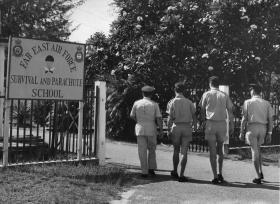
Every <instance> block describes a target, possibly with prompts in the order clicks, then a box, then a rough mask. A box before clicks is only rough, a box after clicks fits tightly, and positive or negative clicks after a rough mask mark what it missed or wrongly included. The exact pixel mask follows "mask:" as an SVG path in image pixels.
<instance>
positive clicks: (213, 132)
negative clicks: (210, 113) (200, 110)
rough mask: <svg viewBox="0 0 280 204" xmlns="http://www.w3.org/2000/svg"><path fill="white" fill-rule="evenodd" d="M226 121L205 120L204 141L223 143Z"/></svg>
mask: <svg viewBox="0 0 280 204" xmlns="http://www.w3.org/2000/svg"><path fill="white" fill-rule="evenodd" d="M226 134H227V124H226V121H213V120H207V121H206V126H205V139H206V140H208V141H209V140H210V141H218V142H224V141H225V140H226Z"/></svg>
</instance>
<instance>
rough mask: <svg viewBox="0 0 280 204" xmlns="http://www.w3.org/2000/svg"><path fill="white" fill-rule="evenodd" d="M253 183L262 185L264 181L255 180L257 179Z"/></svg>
mask: <svg viewBox="0 0 280 204" xmlns="http://www.w3.org/2000/svg"><path fill="white" fill-rule="evenodd" d="M253 183H256V184H262V180H261V178H255V179H254V180H253Z"/></svg>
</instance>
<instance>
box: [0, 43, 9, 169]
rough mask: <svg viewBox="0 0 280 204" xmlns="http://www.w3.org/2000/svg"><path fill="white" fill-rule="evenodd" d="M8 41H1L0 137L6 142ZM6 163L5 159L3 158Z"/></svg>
mask: <svg viewBox="0 0 280 204" xmlns="http://www.w3.org/2000/svg"><path fill="white" fill-rule="evenodd" d="M6 46H7V43H0V138H3V144H4V124H3V121H4V120H3V119H4V118H3V114H4V101H5V87H4V70H5V47H6ZM4 149H5V148H4V145H3V158H4V154H5V153H4ZM5 157H6V155H5ZM3 165H4V159H3Z"/></svg>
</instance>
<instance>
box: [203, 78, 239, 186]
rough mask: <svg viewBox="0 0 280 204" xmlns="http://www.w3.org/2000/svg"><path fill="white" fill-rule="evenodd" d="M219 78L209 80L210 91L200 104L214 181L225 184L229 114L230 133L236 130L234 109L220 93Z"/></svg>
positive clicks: (214, 182)
mask: <svg viewBox="0 0 280 204" xmlns="http://www.w3.org/2000/svg"><path fill="white" fill-rule="evenodd" d="M219 85H220V83H219V78H218V77H217V76H212V77H210V78H209V86H210V90H209V91H207V92H205V93H204V94H203V96H202V98H201V100H200V102H199V106H200V107H201V113H202V114H206V115H205V117H203V118H206V120H207V121H206V126H205V139H206V140H207V141H208V146H209V152H210V164H211V168H212V172H213V175H214V179H213V180H212V183H213V184H218V183H222V182H224V178H223V176H222V169H223V159H224V153H223V143H224V141H225V140H226V131H227V124H226V119H227V112H228V116H229V133H230V134H232V132H233V129H234V124H233V114H232V107H233V104H232V102H231V100H230V98H229V96H228V95H227V94H226V93H224V92H222V91H219V88H218V87H219ZM217 154H218V155H219V159H218V164H219V174H218V173H217Z"/></svg>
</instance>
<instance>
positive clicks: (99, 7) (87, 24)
mask: <svg viewBox="0 0 280 204" xmlns="http://www.w3.org/2000/svg"><path fill="white" fill-rule="evenodd" d="M112 2H113V0H86V2H85V3H84V4H83V5H82V6H79V7H78V8H76V9H74V10H73V14H72V15H71V18H70V19H71V21H72V26H73V27H76V26H79V27H78V29H77V30H76V31H74V32H73V33H72V34H71V35H70V37H69V41H71V42H78V43H85V42H86V40H87V39H89V38H90V36H91V35H92V34H94V33H95V32H103V33H105V34H106V35H108V33H109V30H110V24H111V23H112V21H113V20H115V19H116V18H117V14H116V12H114V7H113V6H110V4H111V3H112Z"/></svg>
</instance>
